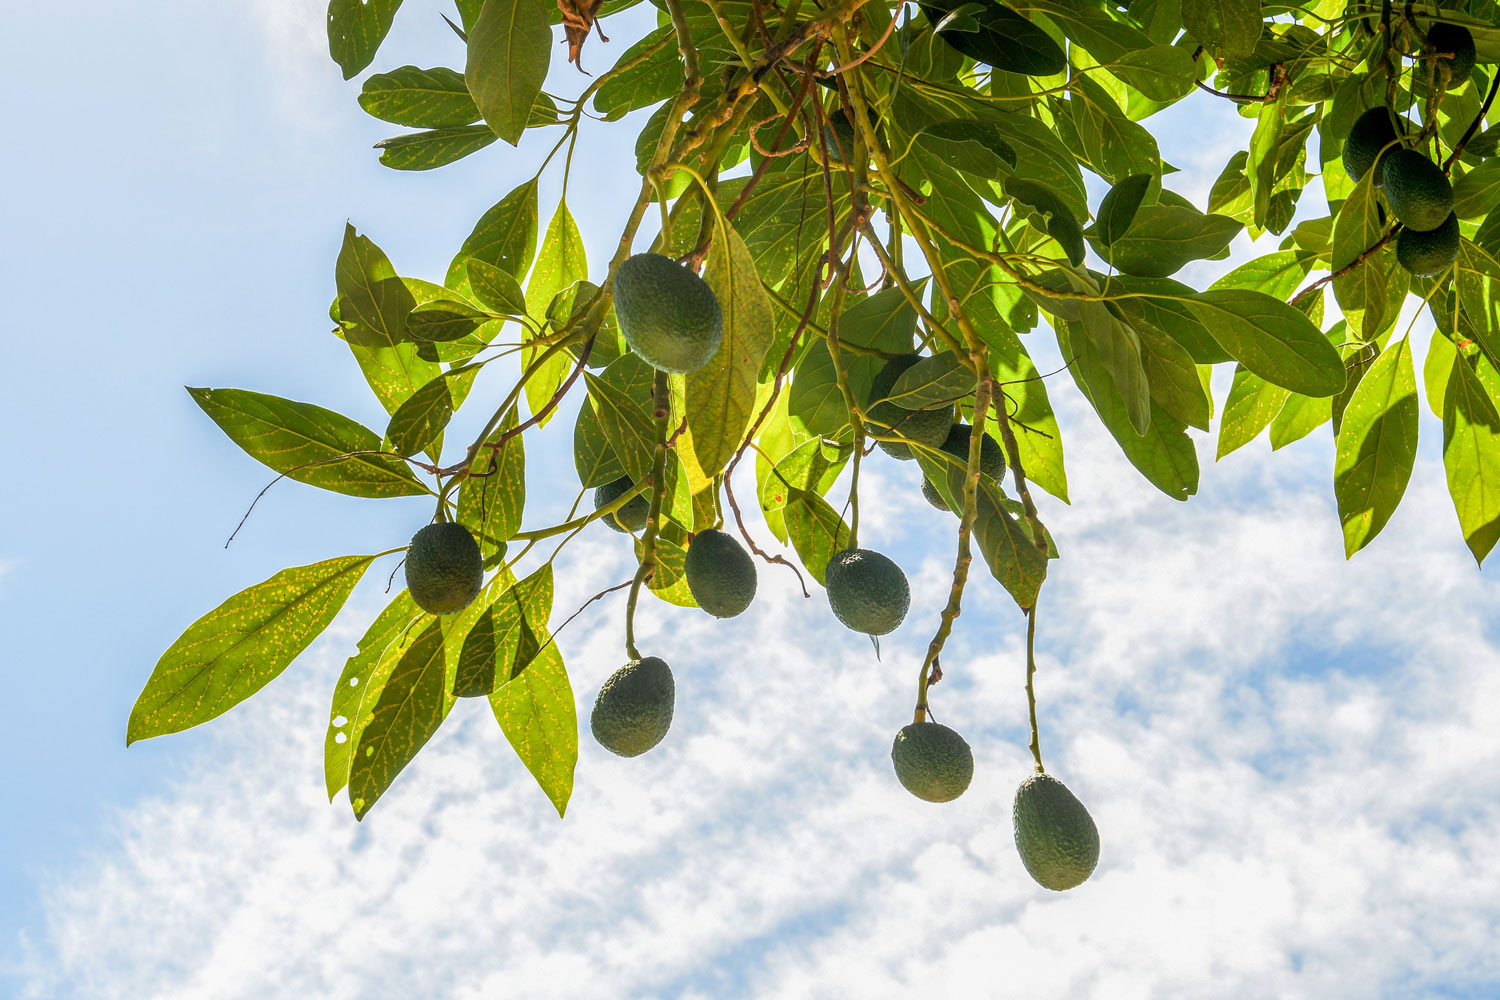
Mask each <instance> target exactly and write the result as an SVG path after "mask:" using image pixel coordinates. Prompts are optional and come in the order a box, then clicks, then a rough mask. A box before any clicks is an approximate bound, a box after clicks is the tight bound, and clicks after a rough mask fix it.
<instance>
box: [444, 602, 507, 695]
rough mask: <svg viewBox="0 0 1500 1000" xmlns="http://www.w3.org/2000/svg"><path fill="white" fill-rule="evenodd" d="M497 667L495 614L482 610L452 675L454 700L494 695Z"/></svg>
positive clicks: (470, 630) (488, 609) (469, 632)
mask: <svg viewBox="0 0 1500 1000" xmlns="http://www.w3.org/2000/svg"><path fill="white" fill-rule="evenodd" d="M497 666H498V664H497V658H496V650H495V613H494V611H493V610H492V609H490V608H485V609H484V611H483V612H481V613H480V615H479V618H478V620H477V621H475V622H474V625H473V626H472V627H471V628H470V629H469V631H468V634H467V635H465V636H464V644H463V648H462V649H461V650H460V651H459V654H458V666H457V667H456V668H455V670H454V672H453V696H454V697H455V698H480V697H487V696H488V695H490V694H491V693H493V692H494V690H495V674H496V668H497Z"/></svg>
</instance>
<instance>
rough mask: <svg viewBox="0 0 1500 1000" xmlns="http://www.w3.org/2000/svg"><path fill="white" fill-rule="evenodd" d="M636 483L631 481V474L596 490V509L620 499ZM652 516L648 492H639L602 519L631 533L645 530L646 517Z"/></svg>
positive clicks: (618, 528) (613, 526)
mask: <svg viewBox="0 0 1500 1000" xmlns="http://www.w3.org/2000/svg"><path fill="white" fill-rule="evenodd" d="M634 488H635V483H633V482H631V481H630V477H629V476H621V477H620V478H619V479H616V480H614V481H612V482H608V483H605V484H604V485H603V486H600V487H598V488H597V489H595V490H594V509H595V510H600V509H601V508H604V507H608V506H609V505H610V504H612V503H614V502H615V501H616V500H618V499H620V497H621V496H623V495H624V494H625V493H626V492H627V491H628V490H631V489H634ZM650 516H651V501H650V500H649V499H647V497H646V494H644V493H639V494H637V495H636V496H634V497H632V498H631V499H629V500H627V501H626V502H625V506H623V507H621V508H620V509H619V510H617V511H615V512H614V513H613V514H609V515H606V516H605V517H604V518H603V519H602V520H603V521H604V523H605V524H607V525H609V526H610V527H611V528H613V529H615V530H616V531H620V532H624V533H626V534H629V533H631V532H637V531H645V530H646V519H647V518H648V517H650Z"/></svg>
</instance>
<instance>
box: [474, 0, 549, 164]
mask: <svg viewBox="0 0 1500 1000" xmlns="http://www.w3.org/2000/svg"><path fill="white" fill-rule="evenodd" d="M551 59H552V29H551V28H550V27H549V26H548V24H547V11H546V8H545V7H543V6H542V4H541V2H540V0H485V3H484V7H483V8H482V9H481V10H480V12H479V20H478V21H476V22H475V24H474V27H473V29H472V30H471V31H470V32H469V55H468V62H467V64H466V65H465V66H464V81H465V82H466V83H467V84H468V85H469V93H470V94H472V95H473V97H474V103H475V104H476V105H478V106H479V111H480V113H481V114H482V115H484V120H485V121H486V122H488V123H489V126H490V128H491V129H493V130H494V132H495V134H496V135H498V136H499V137H500V138H502V139H504V140H505V141H506V142H508V143H510V144H511V145H515V144H516V143H517V142H518V141H519V140H520V138H521V133H522V132H523V131H525V129H526V123H527V121H528V120H530V118H531V111H532V105H533V104H534V103H535V101H536V98H537V94H539V93H540V92H541V89H542V81H543V80H545V79H546V77H547V66H548V64H549V63H550V62H551Z"/></svg>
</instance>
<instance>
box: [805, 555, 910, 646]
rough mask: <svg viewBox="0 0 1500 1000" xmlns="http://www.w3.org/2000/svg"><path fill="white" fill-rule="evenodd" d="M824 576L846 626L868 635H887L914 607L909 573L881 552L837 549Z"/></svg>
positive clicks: (836, 614) (835, 609)
mask: <svg viewBox="0 0 1500 1000" xmlns="http://www.w3.org/2000/svg"><path fill="white" fill-rule="evenodd" d="M823 576H824V580H825V581H826V582H827V585H828V606H829V607H830V608H832V609H833V616H834V617H835V618H837V619H838V620H839V621H840V622H842V623H843V624H844V625H845V626H846V627H848V628H851V629H853V630H854V631H856V632H864V633H866V634H867V635H885V634H886V633H887V632H894V631H895V630H896V629H897V628H898V627H899V626H900V625H901V622H902V621H904V620H905V619H906V612H907V610H908V609H909V608H910V607H911V587H910V585H909V584H908V583H907V582H906V574H905V573H903V572H901V567H900V566H897V565H896V564H895V563H894V562H892V561H891V560H890V559H889V558H887V557H886V556H883V555H881V554H880V553H879V552H875V551H872V550H870V549H845V550H843V551H842V552H836V553H834V556H833V558H832V559H829V560H828V569H827V570H826V571H825V572H824V575H823Z"/></svg>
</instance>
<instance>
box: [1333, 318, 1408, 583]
mask: <svg viewBox="0 0 1500 1000" xmlns="http://www.w3.org/2000/svg"><path fill="white" fill-rule="evenodd" d="M1416 455H1417V376H1416V371H1415V369H1414V368H1413V366H1412V359H1411V344H1410V343H1409V341H1408V340H1407V339H1406V338H1402V340H1401V341H1400V342H1399V343H1397V344H1394V345H1392V346H1390V347H1388V348H1387V349H1386V350H1385V351H1384V352H1383V353H1382V354H1381V355H1380V357H1379V358H1377V359H1375V363H1374V364H1373V365H1372V366H1371V367H1370V370H1369V372H1367V373H1366V374H1365V377H1364V378H1363V379H1362V380H1361V381H1360V383H1359V387H1358V388H1357V389H1355V390H1354V396H1353V398H1352V399H1350V401H1349V405H1348V407H1347V408H1346V409H1345V410H1344V418H1343V422H1342V423H1341V424H1340V426H1339V433H1338V454H1337V458H1336V459H1335V462H1334V482H1333V492H1334V496H1335V497H1336V498H1337V500H1338V506H1339V520H1340V521H1341V522H1342V523H1343V526H1344V554H1345V555H1346V556H1353V555H1354V553H1356V552H1358V551H1359V550H1360V549H1362V548H1364V547H1365V545H1366V544H1368V543H1369V541H1370V539H1372V538H1374V537H1375V536H1376V535H1377V534H1379V533H1380V529H1381V528H1383V527H1385V524H1386V522H1387V521H1389V520H1390V517H1391V514H1393V513H1395V510H1396V505H1397V504H1398V503H1400V502H1401V496H1402V494H1403V493H1405V492H1406V483H1407V480H1409V479H1410V478H1411V470H1412V464H1413V462H1414V461H1415V460H1416Z"/></svg>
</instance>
